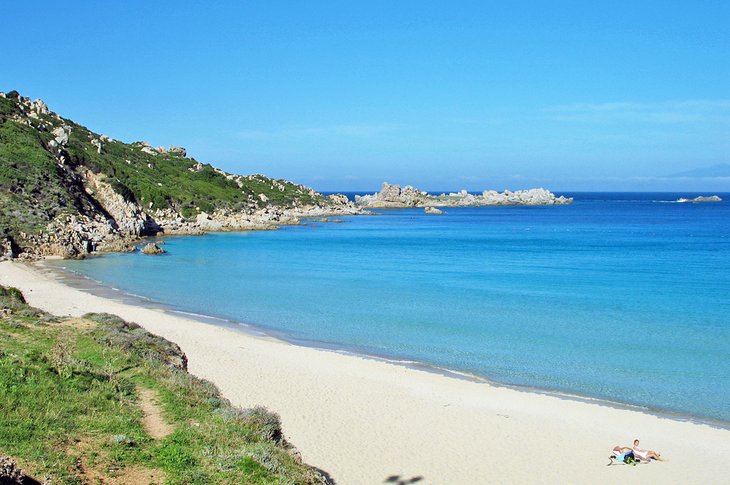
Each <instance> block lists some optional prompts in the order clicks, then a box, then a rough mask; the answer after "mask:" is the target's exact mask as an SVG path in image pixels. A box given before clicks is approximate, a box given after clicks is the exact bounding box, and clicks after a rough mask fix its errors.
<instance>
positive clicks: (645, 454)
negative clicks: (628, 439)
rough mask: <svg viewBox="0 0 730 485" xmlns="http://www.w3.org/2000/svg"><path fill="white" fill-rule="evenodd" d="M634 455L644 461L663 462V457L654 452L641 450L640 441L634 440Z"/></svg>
mask: <svg viewBox="0 0 730 485" xmlns="http://www.w3.org/2000/svg"><path fill="white" fill-rule="evenodd" d="M633 451H634V455H636V456H637V457H638V458H639V459H641V460H644V461H649V460H659V461H662V455H660V454H659V453H657V452H656V451H652V450H642V449H641V448H639V440H634V448H633Z"/></svg>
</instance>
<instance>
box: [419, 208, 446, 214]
mask: <svg viewBox="0 0 730 485" xmlns="http://www.w3.org/2000/svg"><path fill="white" fill-rule="evenodd" d="M423 212H425V213H426V214H433V215H438V214H443V213H444V211H442V210H441V209H439V208H437V207H431V206H427V207H424V208H423Z"/></svg>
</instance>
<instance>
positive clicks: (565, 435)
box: [0, 262, 730, 484]
mask: <svg viewBox="0 0 730 485" xmlns="http://www.w3.org/2000/svg"><path fill="white" fill-rule="evenodd" d="M0 284H2V285H5V286H14V287H17V288H19V289H20V290H22V291H23V293H24V295H25V297H26V299H27V300H28V303H30V304H31V305H33V306H36V307H39V308H41V309H43V310H46V311H48V312H50V313H53V314H56V315H74V316H77V315H82V314H84V313H87V312H108V313H113V314H116V315H119V316H120V317H122V318H124V319H126V320H130V321H134V322H137V323H139V324H140V325H142V326H143V327H145V328H146V329H147V330H149V331H151V332H153V333H155V334H158V335H161V336H163V337H165V338H167V339H169V340H171V341H173V342H176V343H177V344H179V345H180V347H181V348H182V349H183V351H184V352H185V353H186V354H187V356H188V359H189V369H190V372H192V373H193V374H195V375H197V376H199V377H202V378H205V379H209V380H210V381H212V382H214V383H215V384H216V385H217V386H218V387H219V388H220V389H221V391H222V392H223V394H224V395H225V396H226V397H228V398H229V399H230V400H231V401H232V402H233V403H234V404H237V405H240V406H244V407H248V406H253V405H259V404H260V405H264V406H266V407H268V408H269V409H270V410H272V411H275V412H277V413H279V414H280V415H281V418H282V423H283V428H284V432H285V435H286V438H287V439H288V440H289V441H290V442H292V443H293V444H294V445H295V446H296V447H297V449H298V450H299V451H300V452H301V454H302V457H303V459H304V461H305V462H307V463H309V464H311V465H313V466H316V467H318V468H320V469H322V470H324V471H325V472H327V473H328V474H329V475H330V476H331V477H332V479H333V481H334V482H335V483H338V484H375V483H423V484H425V483H429V484H431V483H434V484H446V483H458V484H472V483H473V484H479V483H703V484H706V483H727V476H728V471H727V467H726V464H727V458H728V457H729V456H730V430H727V429H722V428H717V427H713V426H710V425H706V424H697V423H693V422H687V421H680V420H675V419H669V418H666V417H660V416H655V415H652V414H649V413H643V412H639V411H635V410H629V409H622V408H617V407H612V406H607V405H602V404H599V403H594V402H586V401H583V400H577V399H568V398H561V397H558V396H554V395H548V394H541V393H536V392H528V391H523V390H517V389H512V388H507V387H500V386H494V385H490V384H486V383H480V382H472V381H469V380H464V379H457V378H453V377H447V376H443V375H440V374H436V373H432V372H427V371H423V370H418V369H414V368H410V367H406V366H402V365H395V364H391V363H388V362H384V361H379V360H375V359H369V358H361V357H357V356H352V355H344V354H342V353H337V352H333V351H327V350H319V349H313V348H309V347H301V346H296V345H291V344H289V343H285V342H282V341H279V340H276V339H273V338H269V337H265V336H256V335H253V334H249V333H246V332H243V331H237V330H232V329H229V328H225V327H222V326H216V325H212V324H208V323H204V322H201V321H197V320H193V319H187V318H184V317H181V316H179V315H175V314H171V313H169V312H165V311H162V310H159V309H153V308H145V307H143V306H138V305H132V304H128V303H124V302H122V301H119V300H114V299H108V298H102V297H100V296H96V295H94V294H91V293H87V292H84V291H81V290H78V289H74V288H72V287H70V286H67V285H65V284H63V283H62V282H61V281H60V280H59V279H58V278H56V277H54V276H53V275H52V274H51V273H49V272H47V271H42V270H40V269H39V268H37V267H34V266H31V265H28V264H21V263H12V262H2V263H0ZM634 438H639V439H641V445H642V447H645V448H651V449H656V450H658V451H660V452H661V453H662V454H663V456H664V457H665V458H666V460H667V461H666V462H661V463H659V462H656V463H650V464H645V465H640V466H636V467H632V466H625V465H616V466H610V467H608V466H606V463H607V462H608V460H607V456H608V455H609V451H610V449H611V448H612V447H613V446H614V445H617V444H621V445H630V443H631V441H632V440H633V439H634Z"/></svg>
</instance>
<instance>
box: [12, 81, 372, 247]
mask: <svg viewBox="0 0 730 485" xmlns="http://www.w3.org/2000/svg"><path fill="white" fill-rule="evenodd" d="M361 212H362V209H361V208H359V207H357V206H356V205H355V204H353V203H352V202H350V201H349V200H348V199H347V197H345V196H344V195H331V196H324V195H322V194H320V193H318V192H316V191H315V190H313V189H311V188H308V187H305V186H303V185H298V184H294V183H291V182H288V181H286V180H274V179H271V178H269V177H266V176H264V175H258V174H257V175H236V174H230V173H227V172H224V171H223V170H220V169H218V168H215V167H213V166H212V165H210V164H204V163H200V162H198V161H196V160H195V159H193V158H190V157H188V155H187V151H186V150H185V148H182V147H177V146H173V147H170V148H164V147H157V148H154V147H152V146H151V145H150V144H149V143H146V142H134V143H123V142H120V141H118V140H114V139H112V138H110V137H108V136H106V135H101V134H97V133H94V132H92V131H90V130H89V129H87V128H86V127H84V126H82V125H79V124H77V123H75V122H73V121H71V120H69V119H66V118H63V117H61V116H60V115H58V114H57V113H54V112H53V111H51V110H49V109H48V106H47V105H46V104H45V103H44V102H43V101H41V100H35V101H31V100H30V98H27V97H23V96H20V94H18V93H17V92H16V91H11V92H9V93H0V259H10V258H17V257H20V258H35V257H39V256H46V255H59V256H62V257H71V258H78V257H84V256H85V255H87V254H89V253H92V252H95V251H131V250H134V249H135V248H134V246H132V244H133V243H134V242H136V241H137V240H138V239H139V238H140V237H144V236H153V235H158V234H202V233H205V232H209V231H235V230H248V229H273V228H276V227H278V226H280V225H282V224H296V223H298V222H299V220H300V218H303V217H323V216H337V215H348V214H358V213H361Z"/></svg>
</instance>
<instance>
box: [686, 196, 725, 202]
mask: <svg viewBox="0 0 730 485" xmlns="http://www.w3.org/2000/svg"><path fill="white" fill-rule="evenodd" d="M677 202H680V203H686V202H689V203H692V204H697V203H699V202H722V199H721V198H720V196H719V195H710V196H704V195H701V196H699V197H695V198H694V199H684V198H680V199H677Z"/></svg>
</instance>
